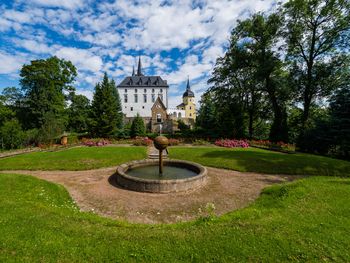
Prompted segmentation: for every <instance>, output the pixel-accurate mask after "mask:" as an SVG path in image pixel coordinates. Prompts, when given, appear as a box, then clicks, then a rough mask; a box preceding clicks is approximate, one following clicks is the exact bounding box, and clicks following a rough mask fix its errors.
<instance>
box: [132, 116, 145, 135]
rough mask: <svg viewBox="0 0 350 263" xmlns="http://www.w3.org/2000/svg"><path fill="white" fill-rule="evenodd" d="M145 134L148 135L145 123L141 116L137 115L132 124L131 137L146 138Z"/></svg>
mask: <svg viewBox="0 0 350 263" xmlns="http://www.w3.org/2000/svg"><path fill="white" fill-rule="evenodd" d="M145 134H146V127H145V123H144V122H143V119H142V118H141V117H140V115H139V114H137V115H136V117H135V118H134V120H133V121H132V124H131V130H130V136H131V137H136V136H144V135H145Z"/></svg>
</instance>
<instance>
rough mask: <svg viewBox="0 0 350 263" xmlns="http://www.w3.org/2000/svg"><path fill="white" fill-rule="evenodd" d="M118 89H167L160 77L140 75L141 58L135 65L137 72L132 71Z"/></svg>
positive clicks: (165, 83)
mask: <svg viewBox="0 0 350 263" xmlns="http://www.w3.org/2000/svg"><path fill="white" fill-rule="evenodd" d="M117 87H118V88H134V87H164V88H168V87H169V86H168V84H167V82H166V81H165V80H163V79H162V78H161V77H160V76H145V75H143V74H142V65H141V58H140V57H139V62H138V65H137V72H136V74H135V69H134V68H133V70H132V75H131V76H128V77H126V78H125V79H124V80H123V81H122V82H121V83H120V84H119V85H118V86H117Z"/></svg>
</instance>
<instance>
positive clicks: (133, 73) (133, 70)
mask: <svg viewBox="0 0 350 263" xmlns="http://www.w3.org/2000/svg"><path fill="white" fill-rule="evenodd" d="M131 76H135V67H134V66H132V75H131Z"/></svg>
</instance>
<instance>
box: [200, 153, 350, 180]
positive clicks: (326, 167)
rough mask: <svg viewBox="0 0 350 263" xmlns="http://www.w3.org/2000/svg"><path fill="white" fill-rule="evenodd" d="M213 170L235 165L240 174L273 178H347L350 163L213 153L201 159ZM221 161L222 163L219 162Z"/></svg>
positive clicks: (305, 157)
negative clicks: (265, 175)
mask: <svg viewBox="0 0 350 263" xmlns="http://www.w3.org/2000/svg"><path fill="white" fill-rule="evenodd" d="M200 157H202V158H203V159H212V160H208V162H210V164H209V163H208V164H205V165H213V164H214V165H215V163H217V165H215V166H220V165H222V166H227V168H232V167H230V161H234V162H235V163H236V164H237V167H239V168H241V170H242V171H249V172H260V173H270V174H271V173H273V174H278V173H280V174H299V175H326V176H329V175H330V176H346V177H349V176H350V162H346V161H342V160H336V159H331V158H326V157H321V156H315V155H308V154H293V155H291V154H284V153H275V152H268V151H266V152H265V151H261V152H260V151H259V152H257V151H235V150H215V151H210V152H206V153H203V154H202V155H200ZM220 161H221V162H220Z"/></svg>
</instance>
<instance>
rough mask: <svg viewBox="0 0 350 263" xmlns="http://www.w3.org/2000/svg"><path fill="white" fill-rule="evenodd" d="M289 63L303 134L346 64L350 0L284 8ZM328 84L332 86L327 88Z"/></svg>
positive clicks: (297, 0)
mask: <svg viewBox="0 0 350 263" xmlns="http://www.w3.org/2000/svg"><path fill="white" fill-rule="evenodd" d="M283 12H284V17H285V29H284V31H285V35H284V36H285V40H286V42H287V47H288V50H287V55H288V56H287V60H288V62H289V63H290V67H291V80H292V81H293V85H294V86H295V88H296V91H297V94H298V101H297V102H301V103H302V105H303V112H302V115H301V132H303V131H304V130H305V129H306V128H307V126H308V121H309V117H310V108H311V107H312V105H313V104H314V103H316V100H317V99H322V98H324V97H326V96H329V95H330V94H331V93H332V91H333V90H334V89H335V88H336V85H335V84H336V83H333V85H329V83H330V82H332V81H330V79H332V80H334V79H336V76H335V75H336V74H337V69H340V68H341V67H342V63H343V62H344V60H343V58H342V53H344V52H347V48H348V45H349V30H350V2H349V1H348V0H327V1H325V0H290V1H288V2H287V3H286V4H285V5H284V6H283ZM327 84H328V85H327Z"/></svg>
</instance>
